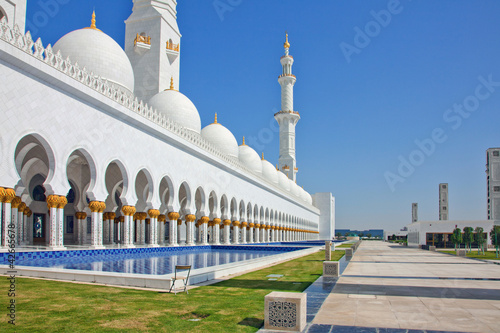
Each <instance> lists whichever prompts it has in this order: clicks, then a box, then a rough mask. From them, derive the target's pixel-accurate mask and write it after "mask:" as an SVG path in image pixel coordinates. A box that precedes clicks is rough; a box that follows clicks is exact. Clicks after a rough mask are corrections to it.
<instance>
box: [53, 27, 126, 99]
mask: <svg viewBox="0 0 500 333" xmlns="http://www.w3.org/2000/svg"><path fill="white" fill-rule="evenodd" d="M52 49H53V50H54V52H58V51H61V54H62V56H63V57H64V58H66V57H69V59H70V60H71V62H72V63H73V64H74V63H75V62H78V65H79V66H80V68H83V67H86V68H87V70H88V72H89V73H90V72H93V73H94V75H96V76H100V77H102V78H103V79H106V80H108V81H109V82H111V83H115V84H117V85H118V86H120V87H123V88H125V89H126V90H128V91H129V92H130V93H131V94H132V93H133V92H134V83H135V79H134V70H133V69H132V65H131V64H130V60H129V59H128V57H127V54H126V53H125V51H123V49H122V48H121V46H120V45H118V43H117V42H115V41H114V40H113V38H111V37H109V36H108V35H106V34H105V33H103V32H102V31H100V30H97V29H95V28H85V29H80V30H75V31H72V32H70V33H68V34H66V35H64V36H63V37H62V38H61V39H59V40H58V41H57V43H56V44H55V45H54V47H53V48H52Z"/></svg>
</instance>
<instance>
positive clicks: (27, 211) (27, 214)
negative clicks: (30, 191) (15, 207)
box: [24, 208, 33, 217]
mask: <svg viewBox="0 0 500 333" xmlns="http://www.w3.org/2000/svg"><path fill="white" fill-rule="evenodd" d="M24 214H25V215H26V216H27V217H31V215H33V212H32V211H31V209H29V208H26V209H25V210H24Z"/></svg>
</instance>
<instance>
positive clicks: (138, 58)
mask: <svg viewBox="0 0 500 333" xmlns="http://www.w3.org/2000/svg"><path fill="white" fill-rule="evenodd" d="M176 7H177V1H175V0H155V1H151V0H134V7H133V9H132V15H130V17H129V18H128V19H127V20H126V21H125V23H126V31H125V52H126V53H127V55H128V57H129V59H130V62H131V63H132V67H133V68H134V75H135V92H134V94H135V95H136V96H137V98H139V99H140V100H143V101H145V102H148V101H149V100H150V99H151V97H153V96H154V95H156V94H157V93H159V92H160V91H163V90H165V89H168V87H170V79H171V78H172V77H173V78H174V86H175V87H176V88H177V89H179V71H180V43H181V33H180V32H179V27H178V26H177V11H176Z"/></svg>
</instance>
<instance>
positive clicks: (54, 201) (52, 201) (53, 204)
mask: <svg viewBox="0 0 500 333" xmlns="http://www.w3.org/2000/svg"><path fill="white" fill-rule="evenodd" d="M58 204H59V196H58V195H49V196H48V197H47V207H48V208H57V205H58Z"/></svg>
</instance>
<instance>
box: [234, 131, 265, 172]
mask: <svg viewBox="0 0 500 333" xmlns="http://www.w3.org/2000/svg"><path fill="white" fill-rule="evenodd" d="M244 140H245V139H244V138H243V144H242V145H241V146H239V147H238V158H239V159H240V162H241V163H243V165H245V166H246V167H247V168H248V169H250V170H252V171H253V172H255V173H258V174H262V163H261V160H260V157H259V154H257V152H256V151H255V150H253V149H252V148H251V147H249V146H247V145H246V144H245V141H244Z"/></svg>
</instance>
